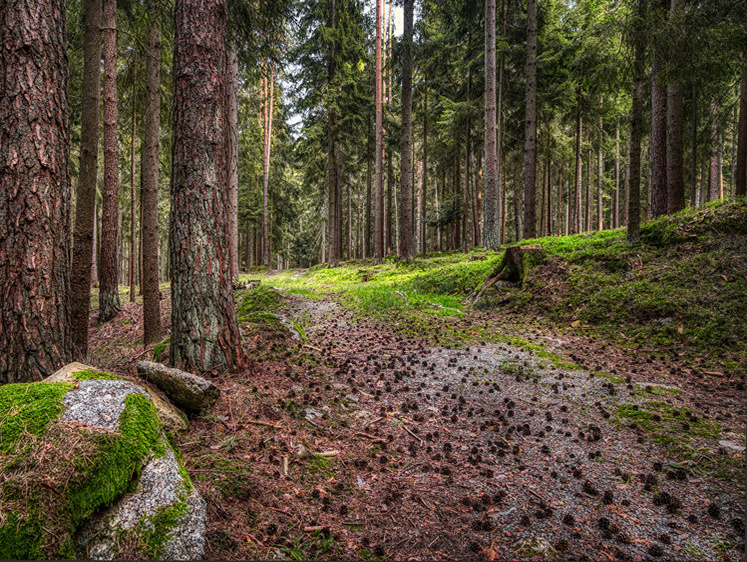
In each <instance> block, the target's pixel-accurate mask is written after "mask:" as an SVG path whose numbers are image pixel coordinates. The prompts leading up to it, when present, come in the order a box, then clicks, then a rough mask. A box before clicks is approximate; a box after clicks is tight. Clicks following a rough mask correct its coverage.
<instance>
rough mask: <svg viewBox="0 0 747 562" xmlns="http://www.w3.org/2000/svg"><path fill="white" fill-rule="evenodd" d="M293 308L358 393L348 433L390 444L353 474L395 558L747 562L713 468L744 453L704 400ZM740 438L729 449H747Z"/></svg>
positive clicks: (530, 356)
mask: <svg viewBox="0 0 747 562" xmlns="http://www.w3.org/2000/svg"><path fill="white" fill-rule="evenodd" d="M291 299H292V300H291V303H292V304H291V305H290V311H291V312H290V314H291V315H292V316H293V317H294V319H295V320H296V322H298V323H299V324H301V325H303V326H306V333H307V336H308V337H309V340H310V342H311V343H312V344H313V345H314V346H316V347H318V348H320V349H321V352H322V357H323V359H324V362H325V363H327V364H328V365H329V366H330V367H331V368H332V369H334V372H333V373H331V376H332V378H333V380H334V381H335V387H337V388H341V387H342V385H345V386H347V387H348V388H343V389H344V390H345V391H347V392H348V394H347V395H346V396H347V398H348V400H349V402H348V404H347V405H346V406H345V407H346V408H348V409H349V411H350V414H351V415H350V420H351V429H352V430H354V431H356V432H358V433H363V432H367V433H369V434H372V436H373V437H377V438H383V439H385V440H386V441H387V444H386V445H384V444H380V445H379V446H378V449H377V447H375V446H373V445H372V444H364V448H366V449H367V450H366V451H365V453H364V451H360V450H359V451H358V455H359V458H358V459H355V460H353V465H354V466H356V467H361V466H363V467H368V468H369V470H371V468H373V469H374V470H373V471H371V472H370V473H369V474H368V475H365V476H359V477H358V481H357V488H358V490H357V494H356V495H358V496H362V497H361V498H360V499H361V500H362V501H361V503H360V507H359V508H358V510H357V511H356V518H358V519H362V520H363V521H365V526H366V527H369V528H370V527H374V528H376V529H378V533H379V534H380V539H379V542H380V543H381V544H383V545H386V546H385V554H386V556H387V557H388V558H396V559H407V558H409V557H412V556H414V557H420V558H428V557H437V558H441V557H443V558H452V559H467V558H497V559H510V558H515V557H517V554H518V553H517V552H516V551H517V550H521V548H520V546H521V544H523V543H522V542H521V541H522V540H524V542H526V539H540V540H541V541H546V542H547V543H548V544H549V545H552V546H553V547H554V548H555V549H556V550H557V551H558V554H557V555H554V556H561V557H570V558H574V559H579V558H580V559H583V558H584V557H589V558H592V559H610V558H612V559H636V558H640V559H646V558H649V557H663V558H670V559H671V558H674V559H679V560H681V559H693V560H725V559H735V560H736V559H741V557H742V555H741V554H740V553H738V552H737V549H736V548H731V549H729V548H727V547H726V546H725V545H726V544H727V543H728V541H729V540H732V542H734V546H736V544H737V543H738V542H739V541H738V539H736V537H737V536H742V535H743V534H744V532H743V528H744V527H743V523H742V524H741V526H740V522H742V521H743V520H744V512H743V508H742V505H743V495H741V494H740V493H739V492H738V491H737V487H738V481H737V482H730V483H727V482H725V481H724V480H719V479H716V478H714V477H712V476H709V475H708V470H707V469H703V468H705V466H706V465H707V464H708V463H707V462H706V459H719V456H720V457H721V460H722V461H724V462H721V463H720V464H721V465H728V461H726V459H728V460H729V461H734V462H735V464H736V466H737V467H739V465H740V463H741V466H742V467H743V466H744V465H743V462H744V456H743V455H740V454H739V451H738V449H732V448H729V447H728V445H727V447H721V448H720V449H719V447H718V445H717V443H714V439H713V438H714V437H719V438H721V439H720V440H722V441H723V440H724V439H723V437H724V435H722V434H719V433H718V429H717V427H718V426H716V424H715V423H714V422H713V421H712V420H711V419H707V418H708V417H709V414H710V415H714V413H715V412H713V411H712V410H711V411H708V409H707V408H704V407H703V406H704V404H703V403H702V400H703V398H704V397H703V396H702V395H701V396H698V393H697V392H691V391H689V390H688V389H687V388H683V387H679V388H678V387H677V386H674V385H672V384H671V383H669V384H661V383H658V382H653V381H651V380H647V378H649V377H636V379H635V380H634V379H633V377H632V376H631V375H629V374H628V375H624V374H609V373H602V372H599V371H596V372H595V371H590V370H587V369H583V368H580V369H579V368H577V367H576V368H568V367H569V366H570V367H575V366H573V365H568V364H563V363H562V362H558V361H557V360H556V361H553V359H552V358H542V357H538V356H537V355H536V354H535V353H532V352H528V351H525V350H524V349H522V348H521V347H517V346H513V345H510V344H484V343H483V344H478V345H472V346H464V347H463V348H461V349H459V348H453V347H443V346H429V345H426V344H425V343H423V342H420V341H417V340H416V339H413V338H407V337H403V336H401V335H398V333H397V330H396V329H392V327H390V326H387V325H383V324H381V323H376V322H370V321H365V320H357V321H356V320H355V319H354V317H353V314H352V313H350V312H345V311H343V310H342V309H341V308H339V307H338V306H337V305H335V304H334V303H333V302H330V301H319V300H310V299H305V298H299V297H295V296H293V295H291ZM443 322H449V320H444V321H443ZM444 328H446V325H444ZM556 342H557V343H555V347H561V346H560V345H558V344H561V343H562V342H560V341H559V340H556ZM548 343H550V342H548ZM556 363H561V364H560V365H557V364H556ZM612 371H613V372H615V373H617V370H616V369H612ZM683 382H684V381H683ZM702 394H706V393H702ZM722 399H723V397H722ZM696 404H697V405H696ZM726 406H727V407H728V406H729V403H728V401H727V404H726ZM733 406H738V403H736V402H735V403H734V404H733ZM656 412H658V413H656ZM657 422H660V423H661V426H660V427H658V426H657ZM651 427H657V429H658V431H655V432H653V433H652V432H651V431H647V429H646V428H651ZM734 429H735V431H737V432H738V433H735V434H734V435H726V437H730V438H732V439H733V441H734V442H736V443H739V444H743V443H740V441H742V439H741V438H740V437H739V436H740V435H743V434H744V427H735V428H734ZM687 431H689V432H690V433H691V434H692V435H691V436H688V435H687ZM678 441H679V443H678ZM660 442H664V443H668V444H669V445H670V447H673V448H671V449H670V451H669V452H667V451H666V450H665V447H664V445H662V444H661V443H660ZM678 444H679V445H681V447H677V445H678ZM365 445H368V446H367V447H365ZM714 445H715V448H714ZM674 449H677V450H680V452H681V453H682V454H686V453H687V452H688V451H698V456H700V458H699V459H698V458H695V459H692V458H691V459H689V460H688V459H686V458H683V456H682V454H681V455H673V454H672V452H673V450H674ZM689 456H692V455H689ZM371 465H373V467H371ZM717 465H719V462H718V460H717V461H716V462H715V463H714V467H713V468H714V469H715V467H716V466H717ZM738 470H739V469H738ZM738 473H739V472H737V474H738ZM727 474H729V472H728V471H727V472H723V473H722V474H721V476H722V477H723V478H726V479H727V480H728V479H730V478H729V476H727ZM735 484H736V486H735ZM743 484H744V482H743V481H742V482H741V485H742V486H743ZM743 490H744V488H743V487H742V493H743ZM719 537H720V538H719ZM541 541H540V542H539V543H537V542H536V541H535V543H533V544H534V546H525V549H524V551H522V552H523V554H524V555H525V556H526V555H529V554H530V551H531V550H538V549H540V550H541V548H542V543H541ZM530 542H531V541H530ZM527 544H528V543H527Z"/></svg>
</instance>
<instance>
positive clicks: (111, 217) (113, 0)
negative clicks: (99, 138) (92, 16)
mask: <svg viewBox="0 0 747 562" xmlns="http://www.w3.org/2000/svg"><path fill="white" fill-rule="evenodd" d="M103 23H104V25H103V28H104V88H103V89H104V191H103V199H102V201H103V202H102V205H101V263H100V269H99V283H100V285H99V287H100V288H99V322H108V321H109V320H111V319H112V318H114V317H115V316H116V315H117V313H118V312H119V311H120V302H119V282H118V281H119V279H118V273H119V271H118V268H117V233H118V230H119V228H118V227H119V142H118V138H117V0H104V11H103Z"/></svg>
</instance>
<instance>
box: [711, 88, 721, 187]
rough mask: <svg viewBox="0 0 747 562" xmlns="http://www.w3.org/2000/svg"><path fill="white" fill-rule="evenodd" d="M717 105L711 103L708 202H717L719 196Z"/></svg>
mask: <svg viewBox="0 0 747 562" xmlns="http://www.w3.org/2000/svg"><path fill="white" fill-rule="evenodd" d="M719 136H720V135H719V130H718V105H716V102H715V101H714V102H711V160H710V165H709V168H708V201H718V200H719V199H720V196H721V189H720V183H721V182H720V181H719V180H720V177H719V176H720V166H719V154H720V147H719Z"/></svg>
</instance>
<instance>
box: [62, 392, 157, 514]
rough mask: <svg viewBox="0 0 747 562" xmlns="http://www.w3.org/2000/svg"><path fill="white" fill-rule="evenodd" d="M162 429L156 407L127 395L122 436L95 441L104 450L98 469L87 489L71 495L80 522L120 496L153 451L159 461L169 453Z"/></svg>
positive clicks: (121, 421)
mask: <svg viewBox="0 0 747 562" xmlns="http://www.w3.org/2000/svg"><path fill="white" fill-rule="evenodd" d="M159 429H160V424H159V421H158V414H157V413H156V408H155V406H153V403H152V402H151V401H150V400H148V398H146V397H145V396H143V395H142V394H130V395H128V396H127V397H126V398H125V409H124V411H123V412H122V414H121V416H120V418H119V434H113V435H100V436H96V437H95V441H96V442H97V444H98V445H99V447H100V450H101V452H100V454H99V456H98V458H97V459H95V461H94V467H95V468H93V470H91V475H90V478H89V479H88V481H87V482H85V484H84V485H82V486H79V487H78V489H76V490H73V491H71V493H70V494H68V495H69V497H70V502H71V505H72V507H73V513H76V514H79V515H80V517H78V520H79V521H80V520H82V519H85V518H87V517H89V516H90V515H91V514H92V513H93V512H94V511H95V510H96V509H98V507H99V506H101V505H107V504H109V503H110V502H111V501H112V500H113V499H114V498H116V497H118V496H119V495H121V494H122V493H123V492H124V491H125V490H126V489H127V486H128V484H129V482H130V481H131V480H132V479H133V478H135V477H136V476H138V475H139V474H140V471H141V470H142V468H143V466H144V464H145V460H146V459H147V458H148V455H149V454H150V452H151V451H153V452H154V453H155V455H156V456H159V457H160V456H163V455H164V454H165V453H166V450H165V449H164V447H163V444H162V442H161V439H160V435H159Z"/></svg>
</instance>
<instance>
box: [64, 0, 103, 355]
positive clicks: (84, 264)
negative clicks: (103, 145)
mask: <svg viewBox="0 0 747 562" xmlns="http://www.w3.org/2000/svg"><path fill="white" fill-rule="evenodd" d="M84 11H85V16H84V17H85V21H84V25H85V31H84V44H85V47H84V54H83V59H84V62H83V105H82V111H81V130H80V173H79V175H78V194H77V197H76V204H75V230H74V233H73V263H72V269H71V274H70V281H71V286H70V291H71V297H72V302H71V313H72V317H71V328H72V338H73V349H74V355H75V356H76V357H77V358H79V359H85V357H86V356H87V354H88V313H89V311H90V308H91V261H92V259H93V257H92V256H93V251H94V247H93V215H94V213H95V209H96V180H97V177H98V155H99V147H98V144H99V90H100V83H99V81H100V76H101V58H100V57H101V0H85V4H84Z"/></svg>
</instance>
